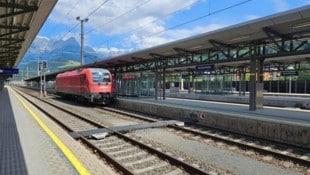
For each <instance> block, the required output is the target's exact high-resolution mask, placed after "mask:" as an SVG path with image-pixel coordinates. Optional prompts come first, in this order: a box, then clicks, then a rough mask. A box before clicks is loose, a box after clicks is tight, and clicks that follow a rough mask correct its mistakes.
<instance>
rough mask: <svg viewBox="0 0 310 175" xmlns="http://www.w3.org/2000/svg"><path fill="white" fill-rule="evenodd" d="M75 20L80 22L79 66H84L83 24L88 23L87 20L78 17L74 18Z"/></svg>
mask: <svg viewBox="0 0 310 175" xmlns="http://www.w3.org/2000/svg"><path fill="white" fill-rule="evenodd" d="M76 20H78V21H80V22H81V66H82V65H83V64H84V25H83V23H84V22H87V21H88V18H85V19H81V18H80V17H79V16H78V17H76Z"/></svg>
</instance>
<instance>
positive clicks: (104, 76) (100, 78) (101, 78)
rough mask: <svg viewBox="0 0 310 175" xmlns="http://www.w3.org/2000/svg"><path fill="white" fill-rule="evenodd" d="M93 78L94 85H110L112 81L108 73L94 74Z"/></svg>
mask: <svg viewBox="0 0 310 175" xmlns="http://www.w3.org/2000/svg"><path fill="white" fill-rule="evenodd" d="M92 76H93V82H94V83H109V82H110V81H111V80H110V75H109V73H106V72H100V71H98V72H92Z"/></svg>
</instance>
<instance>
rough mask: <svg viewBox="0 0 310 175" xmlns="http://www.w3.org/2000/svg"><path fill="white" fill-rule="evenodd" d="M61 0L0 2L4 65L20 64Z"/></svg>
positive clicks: (0, 53)
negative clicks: (58, 0)
mask: <svg viewBox="0 0 310 175" xmlns="http://www.w3.org/2000/svg"><path fill="white" fill-rule="evenodd" d="M56 2H57V0H5V1H1V2H0V69H2V68H3V69H4V68H6V69H10V68H14V67H17V65H18V63H19V62H20V61H21V59H22V58H23V56H24V55H25V53H26V51H27V49H28V48H29V46H30V45H31V43H32V41H33V40H34V38H35V37H36V35H37V34H38V32H39V30H40V28H41V27H42V25H43V24H44V22H45V20H46V19H47V17H48V15H49V14H50V12H51V11H52V9H53V8H54V6H55V4H56Z"/></svg>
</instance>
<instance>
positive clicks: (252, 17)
mask: <svg viewBox="0 0 310 175" xmlns="http://www.w3.org/2000/svg"><path fill="white" fill-rule="evenodd" d="M257 18H260V16H257V15H247V16H246V17H245V19H246V21H249V20H253V19H257Z"/></svg>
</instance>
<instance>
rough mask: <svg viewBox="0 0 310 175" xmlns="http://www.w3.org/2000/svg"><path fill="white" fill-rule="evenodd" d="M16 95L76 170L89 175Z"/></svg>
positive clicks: (83, 174)
mask: <svg viewBox="0 0 310 175" xmlns="http://www.w3.org/2000/svg"><path fill="white" fill-rule="evenodd" d="M13 93H14V95H15V96H16V97H17V99H18V100H19V101H20V102H21V103H22V105H23V106H24V107H25V108H26V109H27V111H28V112H29V113H30V114H31V116H32V117H33V118H34V119H35V120H36V121H37V122H38V124H39V125H40V126H41V127H42V129H43V130H44V131H45V132H46V133H47V134H48V135H49V136H50V138H51V139H52V140H53V141H54V143H55V144H56V145H57V146H58V147H59V148H60V150H61V151H62V152H63V153H64V155H65V156H66V157H67V158H68V159H69V161H70V162H71V163H72V165H73V166H74V167H75V169H76V170H77V171H78V172H79V173H80V174H82V175H89V172H88V170H87V169H86V168H85V167H84V166H83V164H82V163H81V162H80V161H79V160H78V159H77V158H76V157H75V155H74V154H73V153H72V152H71V151H70V150H69V148H68V147H67V146H66V145H65V144H64V143H63V142H62V141H61V140H60V139H59V138H58V137H57V136H56V134H55V133H53V131H52V130H50V129H49V128H48V127H47V126H46V125H45V124H44V122H43V121H42V120H41V119H40V118H39V117H38V116H37V115H36V114H35V113H34V112H33V111H32V110H31V109H30V108H29V107H28V106H27V104H26V103H25V102H24V100H23V99H21V97H19V96H18V95H17V94H16V92H14V91H13Z"/></svg>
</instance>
